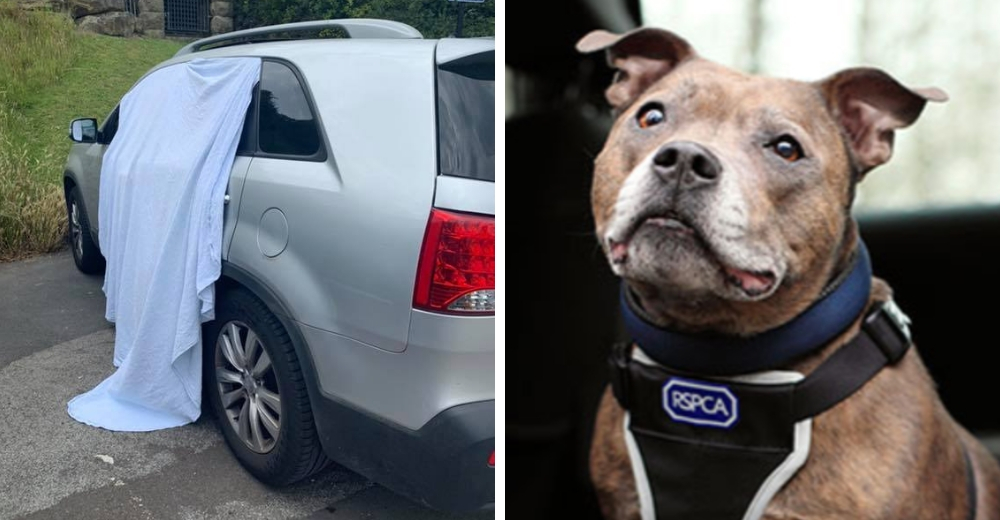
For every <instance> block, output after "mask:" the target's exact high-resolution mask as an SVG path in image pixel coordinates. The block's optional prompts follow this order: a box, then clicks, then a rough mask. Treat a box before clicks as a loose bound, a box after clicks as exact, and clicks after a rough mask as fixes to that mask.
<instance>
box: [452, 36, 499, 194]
mask: <svg viewBox="0 0 1000 520" xmlns="http://www.w3.org/2000/svg"><path fill="white" fill-rule="evenodd" d="M494 97H495V96H494V80H493V53H492V52H489V53H484V54H476V55H473V56H469V57H466V58H462V59H460V60H456V61H452V62H449V63H446V64H444V65H441V66H440V68H439V69H438V140H439V142H440V154H441V155H440V162H441V174H442V175H452V176H456V177H466V178H469V179H482V180H487V181H494V180H495V172H496V169H495V165H494V153H495V152H494V151H493V144H494V134H495V127H494V125H493V114H494V109H493V106H494Z"/></svg>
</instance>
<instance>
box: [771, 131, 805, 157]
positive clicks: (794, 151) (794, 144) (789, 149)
mask: <svg viewBox="0 0 1000 520" xmlns="http://www.w3.org/2000/svg"><path fill="white" fill-rule="evenodd" d="M767 146H768V148H770V149H771V150H773V151H774V153H776V154H778V157H781V158H782V159H784V160H786V161H788V162H795V161H798V160H799V159H801V158H802V157H803V155H805V154H803V153H802V145H800V144H799V142H798V141H796V140H795V138H794V137H792V136H790V135H783V136H781V137H779V138H777V139H775V140H774V141H771V143H770V144H768V145H767Z"/></svg>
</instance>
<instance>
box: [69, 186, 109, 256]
mask: <svg viewBox="0 0 1000 520" xmlns="http://www.w3.org/2000/svg"><path fill="white" fill-rule="evenodd" d="M82 200H83V197H81V196H80V188H79V187H77V186H73V188H71V189H70V190H69V193H67V194H66V211H67V213H68V215H67V216H68V217H69V243H70V247H71V248H72V249H73V262H74V263H75V264H76V268H77V269H79V270H80V271H81V272H84V273H87V274H100V273H103V272H104V267H105V263H104V256H102V255H101V250H100V248H98V247H97V244H95V243H94V239H93V237H92V236H91V235H90V218H88V217H87V212H86V211H84V209H83V204H82V202H81V201H82Z"/></svg>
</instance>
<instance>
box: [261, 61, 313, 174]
mask: <svg viewBox="0 0 1000 520" xmlns="http://www.w3.org/2000/svg"><path fill="white" fill-rule="evenodd" d="M259 95H260V99H259V101H258V105H257V106H258V114H259V115H258V134H257V135H258V146H259V148H260V150H261V151H262V152H265V153H271V154H277V155H298V156H312V155H314V154H315V153H316V152H318V151H319V142H320V141H319V129H318V128H317V127H316V117H315V116H314V115H313V113H312V110H311V108H310V107H309V102H308V100H307V99H306V94H305V91H304V90H303V88H302V85H301V84H300V83H299V79H298V77H296V76H295V73H294V72H292V69H290V68H288V66H287V65H284V64H282V63H277V62H272V61H265V62H264V63H263V68H262V70H261V79H260V94H259Z"/></svg>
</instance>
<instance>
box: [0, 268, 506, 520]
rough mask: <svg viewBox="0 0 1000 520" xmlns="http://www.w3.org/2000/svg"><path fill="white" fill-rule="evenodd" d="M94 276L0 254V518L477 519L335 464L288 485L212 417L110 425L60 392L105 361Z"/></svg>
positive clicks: (104, 330) (96, 377) (106, 332)
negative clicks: (252, 468)
mask: <svg viewBox="0 0 1000 520" xmlns="http://www.w3.org/2000/svg"><path fill="white" fill-rule="evenodd" d="M102 281H103V280H102V278H101V277H100V276H97V277H94V276H86V275H83V274H81V273H80V272H79V271H77V270H76V268H75V267H74V266H73V259H72V257H71V256H70V254H69V253H68V252H63V253H58V254H54V255H49V256H43V257H37V258H34V259H30V260H26V261H22V262H15V263H8V264H0V519H8V518H31V519H64V518H74V519H81V520H86V519H132V518H134V519H144V520H145V519H191V520H201V519H214V518H241V519H242V518H246V519H257V518H259V519H268V520H270V519H279V518H309V519H316V520H331V519H340V520H354V519H380V518H385V519H399V520H437V519H470V520H471V519H479V520H481V519H485V518H492V517H493V516H494V515H493V514H492V512H484V513H478V514H471V515H449V514H444V513H441V512H437V511H433V510H430V509H427V508H424V507H422V506H420V505H418V504H415V503H413V502H411V501H409V500H407V499H406V498H403V497H401V496H399V495H396V494H394V493H392V492H391V491H389V490H387V489H385V488H383V487H381V486H379V485H378V484H375V483H373V482H370V481H368V480H367V479H365V478H364V477H362V476H360V475H358V474H356V473H353V472H351V471H349V470H347V469H345V468H343V467H340V466H337V465H332V466H331V467H330V468H327V469H326V470H324V471H323V472H322V473H320V474H318V475H315V476H314V477H312V478H310V479H307V480H306V481H303V482H300V483H298V484H295V485H293V486H290V487H287V488H281V489H276V488H271V487H268V486H265V485H263V484H261V483H260V482H258V481H256V480H255V479H254V478H253V477H251V476H250V475H249V474H248V473H246V472H245V471H244V470H243V469H242V467H240V465H239V464H238V463H237V462H236V459H235V458H233V456H232V454H231V453H230V452H229V449H228V447H227V446H226V444H225V441H224V440H223V439H222V436H221V435H220V433H219V431H218V428H217V426H216V424H215V420H214V419H213V418H212V417H211V416H203V417H202V418H201V419H199V420H198V422H196V423H194V424H191V425H187V426H183V427H180V428H171V429H167V430H161V431H157V432H149V433H123V432H111V431H107V430H103V429H99V428H93V427H90V426H86V425H83V424H80V423H77V422H76V421H74V420H73V419H71V418H70V417H69V416H68V415H67V414H66V402H67V401H69V400H70V399H71V398H72V397H74V396H76V395H78V394H80V393H82V392H85V391H87V390H89V389H91V388H93V387H94V386H95V385H97V384H98V383H99V382H101V381H102V380H103V379H104V378H105V377H107V376H108V375H110V374H111V373H112V372H113V371H114V367H113V366H112V364H111V357H112V353H113V350H114V329H112V328H111V327H110V325H109V324H108V323H107V322H106V321H105V320H104V317H103V316H104V294H103V293H102V292H101V284H102Z"/></svg>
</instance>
